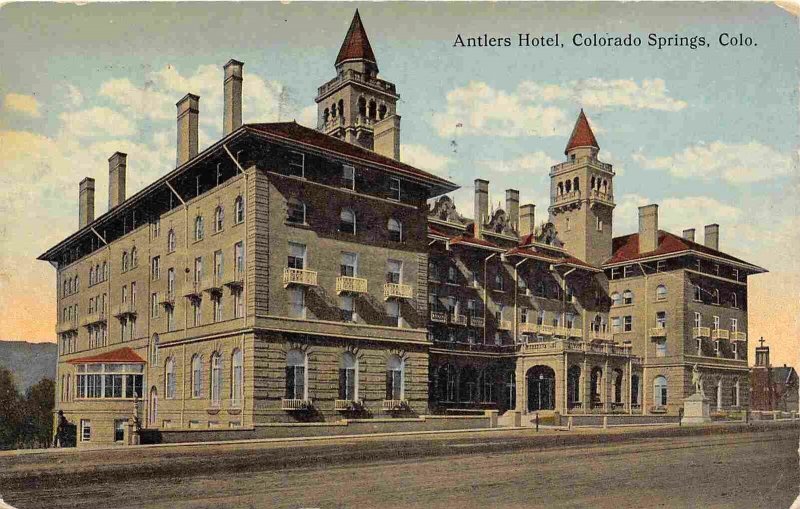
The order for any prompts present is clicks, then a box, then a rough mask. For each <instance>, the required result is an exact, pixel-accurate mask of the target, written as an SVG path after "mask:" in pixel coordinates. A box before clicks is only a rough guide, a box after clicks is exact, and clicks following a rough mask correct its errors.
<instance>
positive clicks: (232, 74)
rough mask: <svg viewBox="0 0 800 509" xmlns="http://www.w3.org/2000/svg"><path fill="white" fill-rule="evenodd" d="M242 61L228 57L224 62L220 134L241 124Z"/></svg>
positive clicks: (225, 134) (226, 132) (224, 133)
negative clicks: (225, 62)
mask: <svg viewBox="0 0 800 509" xmlns="http://www.w3.org/2000/svg"><path fill="white" fill-rule="evenodd" d="M243 67H244V62H239V61H238V60H233V59H230V60H228V63H227V64H225V67H224V70H225V81H224V84H223V88H224V92H225V97H224V103H225V104H224V111H223V115H222V136H227V135H229V134H230V133H232V132H233V131H235V130H237V129H238V128H240V127H241V126H242V68H243Z"/></svg>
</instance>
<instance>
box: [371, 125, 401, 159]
mask: <svg viewBox="0 0 800 509" xmlns="http://www.w3.org/2000/svg"><path fill="white" fill-rule="evenodd" d="M372 133H373V134H372V136H373V138H372V139H373V141H372V146H373V148H374V150H375V152H377V153H378V154H380V155H382V156H386V157H391V158H392V159H394V160H395V161H399V160H400V115H392V116H391V117H386V118H384V119H383V120H379V121H378V122H376V123H375V127H374V128H373V131H372Z"/></svg>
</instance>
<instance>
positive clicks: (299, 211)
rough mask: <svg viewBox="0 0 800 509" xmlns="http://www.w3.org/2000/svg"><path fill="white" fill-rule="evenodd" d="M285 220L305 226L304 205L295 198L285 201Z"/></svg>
mask: <svg viewBox="0 0 800 509" xmlns="http://www.w3.org/2000/svg"><path fill="white" fill-rule="evenodd" d="M286 220H287V221H288V222H290V223H294V224H305V223H306V204H305V203H303V202H301V201H300V200H298V199H297V198H289V199H288V200H286Z"/></svg>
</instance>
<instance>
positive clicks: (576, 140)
mask: <svg viewBox="0 0 800 509" xmlns="http://www.w3.org/2000/svg"><path fill="white" fill-rule="evenodd" d="M599 151H600V145H598V143H597V138H595V136H594V132H592V128H591V126H590V125H589V120H588V119H587V118H586V114H585V113H584V112H583V109H581V112H580V115H578V120H577V121H576V122H575V127H574V128H573V129H572V134H571V135H570V137H569V141H568V142H567V147H566V148H565V149H564V154H565V155H566V156H567V160H566V161H565V162H563V163H560V164H557V165H555V166H553V167H552V168H551V169H550V207H549V209H548V212H549V213H550V222H551V223H553V224H554V225H555V228H556V232H557V234H558V238H559V239H560V240H561V241H562V242H563V243H564V247H565V249H566V250H567V251H568V252H569V253H570V254H572V255H573V256H575V257H577V258H580V259H582V260H585V261H587V262H589V263H591V264H592V265H595V266H600V265H601V264H602V263H603V262H605V261H606V260H608V259H609V258H610V257H611V239H612V232H611V227H612V221H613V211H614V206H615V204H614V186H613V180H614V171H613V169H612V167H611V165H610V164H608V163H604V162H602V161H600V160H599V159H598V158H597V154H598V152H599Z"/></svg>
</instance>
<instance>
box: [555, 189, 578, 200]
mask: <svg viewBox="0 0 800 509" xmlns="http://www.w3.org/2000/svg"><path fill="white" fill-rule="evenodd" d="M580 199H581V192H580V191H570V192H568V193H561V194H557V195H555V196H553V203H567V202H571V201H576V200H580Z"/></svg>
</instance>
